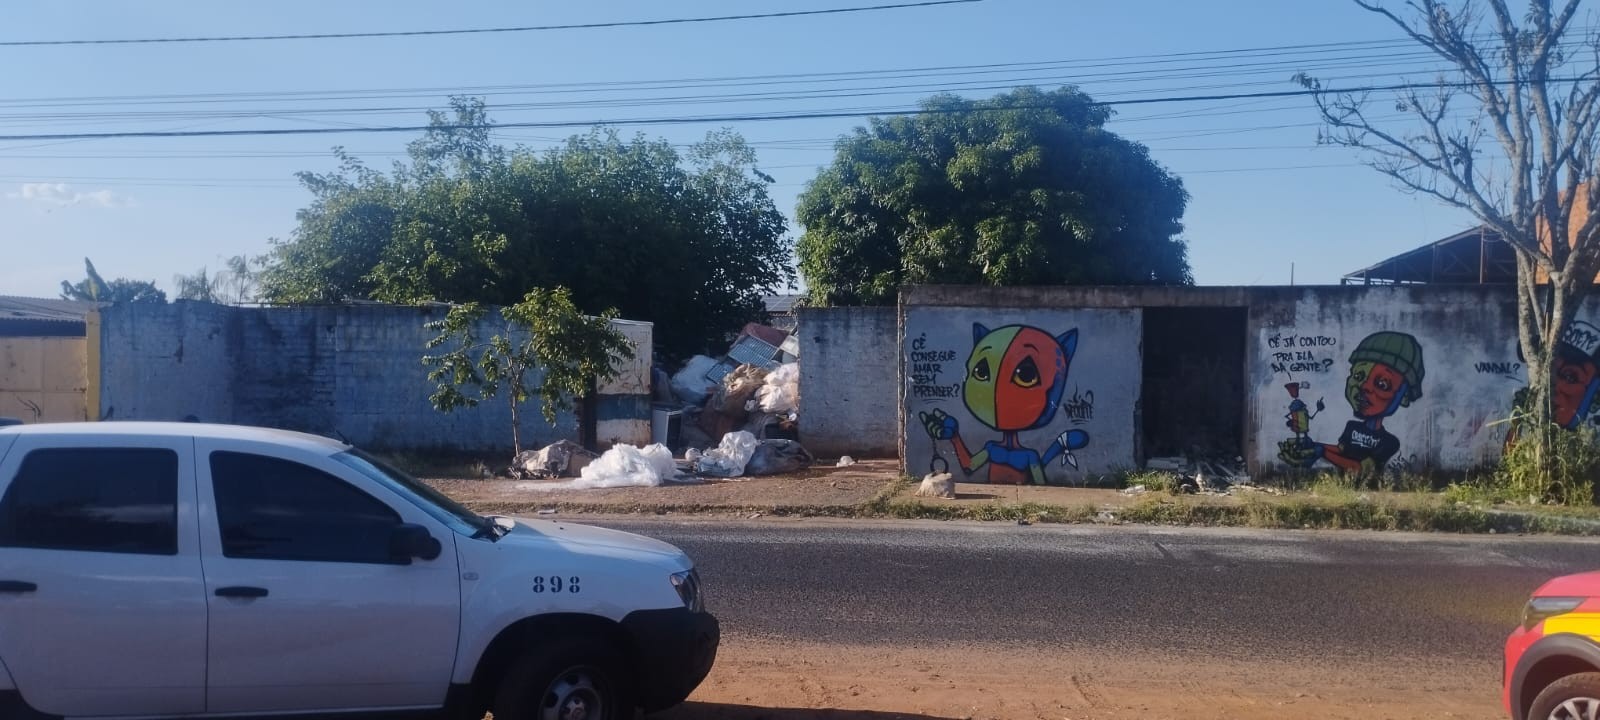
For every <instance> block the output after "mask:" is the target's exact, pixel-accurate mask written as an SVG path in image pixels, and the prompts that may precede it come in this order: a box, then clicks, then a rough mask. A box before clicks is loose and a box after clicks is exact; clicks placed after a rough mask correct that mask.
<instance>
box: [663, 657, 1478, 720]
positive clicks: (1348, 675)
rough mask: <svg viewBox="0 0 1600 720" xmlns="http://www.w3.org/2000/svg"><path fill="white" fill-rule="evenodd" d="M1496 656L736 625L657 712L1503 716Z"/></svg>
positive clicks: (713, 716) (711, 719)
mask: <svg viewBox="0 0 1600 720" xmlns="http://www.w3.org/2000/svg"><path fill="white" fill-rule="evenodd" d="M1494 670H1495V669H1494V667H1492V665H1491V664H1490V663H1482V664H1471V665H1452V664H1445V663H1440V662H1439V661H1437V660H1425V661H1424V660H1404V661H1403V660H1400V659H1398V658H1397V659H1395V662H1393V663H1386V664H1385V665H1384V666H1383V667H1376V666H1373V667H1366V666H1351V665H1326V666H1316V667H1313V666H1297V667H1288V666H1284V665H1282V664H1273V665H1270V666H1269V665H1266V664H1260V665H1257V664H1248V663H1234V662H1218V661H1216V660H1214V659H1209V658H1204V657H1187V656H1180V655H1170V656H1163V657H1134V656H1127V655H1123V654H1120V653H1119V654H1118V655H1116V656H1106V655H1093V654H1086V653H1083V652H1079V651H1074V650H1072V649H1070V648H1063V649H1062V650H1060V651H1052V652H1049V653H1045V652H1040V651H1035V650H1026V649H1010V648H981V647H904V648H883V647H866V646H836V645H819V644H808V643H791V642H784V641H778V640H768V639H759V638H746V637H738V636H730V637H728V638H725V639H724V642H723V648H722V651H721V652H720V654H719V657H718V658H717V664H716V666H715V668H714V669H713V670H712V672H711V676H710V677H709V678H707V679H706V682H705V683H704V684H703V685H702V686H701V688H700V689H699V690H698V691H696V692H695V693H694V695H693V696H691V697H690V698H689V702H688V703H686V704H685V705H683V706H682V707H679V708H676V709H673V710H670V711H667V712H664V713H661V714H659V715H655V716H653V717H654V718H659V719H660V720H691V719H692V720H757V719H758V718H763V719H766V720H801V719H802V718H805V719H812V718H825V719H828V720H891V719H894V718H897V719H900V720H932V719H935V718H971V719H973V720H980V719H984V720H986V719H990V718H993V719H995V720H1046V719H1049V720H1060V719H1061V718H1072V719H1074V720H1112V719H1120V718H1130V719H1131V718H1150V717H1154V718H1173V717H1183V718H1194V719H1197V720H1207V719H1212V718H1214V719H1216V720H1258V719H1259V720H1267V719H1268V718H1271V719H1272V720H1278V719H1279V718H1285V717H1312V718H1329V719H1341V718H1349V719H1351V720H1355V719H1357V718H1361V719H1363V720H1365V719H1367V718H1390V719H1392V720H1410V719H1411V718H1418V719H1421V718H1430V719H1431V718H1467V719H1472V718H1485V719H1488V718H1499V717H1501V716H1502V715H1503V713H1502V712H1501V711H1500V710H1499V706H1498V695H1497V693H1498V684H1497V682H1496V678H1495V677H1494V674H1495V672H1494Z"/></svg>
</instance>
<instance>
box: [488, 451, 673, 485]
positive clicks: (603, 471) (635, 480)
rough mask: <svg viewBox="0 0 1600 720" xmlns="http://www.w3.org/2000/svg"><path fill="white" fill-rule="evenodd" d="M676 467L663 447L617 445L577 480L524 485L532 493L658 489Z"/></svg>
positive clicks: (585, 470) (585, 469) (589, 466)
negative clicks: (638, 488) (628, 488)
mask: <svg viewBox="0 0 1600 720" xmlns="http://www.w3.org/2000/svg"><path fill="white" fill-rule="evenodd" d="M677 474H678V466H677V463H675V462H673V460H672V451H671V450H668V449H667V446H665V445H659V444H658V445H651V446H649V447H646V448H644V449H642V450H641V449H639V448H636V447H634V446H632V445H616V446H613V447H612V448H611V449H610V450H607V451H605V453H603V454H602V455H601V456H600V457H598V458H596V459H595V460H594V462H591V463H589V464H588V465H585V466H584V468H583V470H582V471H581V473H580V474H579V476H578V477H577V478H574V479H572V480H568V481H566V482H558V483H537V484H535V483H525V484H523V485H519V486H518V487H519V488H526V489H531V490H591V489H594V488H617V487H657V486H659V485H661V484H662V483H664V482H666V481H667V480H668V479H670V478H673V477H675V476H677Z"/></svg>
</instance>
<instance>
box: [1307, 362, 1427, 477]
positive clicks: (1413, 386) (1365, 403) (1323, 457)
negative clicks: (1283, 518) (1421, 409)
mask: <svg viewBox="0 0 1600 720" xmlns="http://www.w3.org/2000/svg"><path fill="white" fill-rule="evenodd" d="M1329 344H1331V343H1329ZM1289 362H1304V363H1305V365H1304V367H1305V368H1306V369H1308V370H1312V371H1321V372H1326V370H1327V369H1328V368H1329V367H1330V363H1328V362H1326V360H1313V359H1311V358H1307V359H1306V360H1303V361H1301V360H1291V361H1289ZM1349 363H1350V373H1349V375H1348V376H1347V377H1346V378H1345V383H1344V399H1345V401H1346V402H1348V403H1349V404H1350V409H1351V411H1352V413H1353V414H1354V418H1353V419H1352V420H1350V421H1348V422H1346V423H1345V426H1344V432H1343V433H1341V434H1340V435H1339V439H1338V441H1337V442H1333V443H1324V442H1319V441H1317V440H1315V439H1313V437H1312V435H1313V432H1312V420H1313V419H1314V418H1315V417H1316V416H1317V415H1319V414H1320V412H1321V411H1322V410H1323V409H1324V408H1325V407H1326V405H1325V403H1324V402H1323V401H1322V400H1320V399H1319V400H1318V401H1317V410H1316V411H1312V410H1311V409H1310V408H1309V407H1308V406H1307V405H1306V402H1305V400H1304V399H1302V398H1301V397H1300V394H1301V391H1302V390H1303V389H1305V388H1306V387H1307V385H1306V384H1305V383H1298V382H1295V383H1290V384H1288V385H1286V386H1285V387H1286V389H1288V391H1289V395H1290V402H1289V412H1288V414H1287V415H1286V416H1285V417H1286V419H1287V423H1285V424H1286V425H1287V426H1288V428H1289V430H1290V431H1291V432H1292V433H1293V434H1294V436H1293V437H1291V438H1289V439H1287V440H1284V441H1282V442H1280V443H1279V444H1278V458H1279V459H1280V460H1282V461H1283V462H1285V463H1288V464H1289V465H1292V466H1295V467H1301V468H1310V467H1314V466H1316V465H1317V463H1318V462H1326V463H1328V464H1329V465H1332V466H1333V467H1336V468H1338V469H1340V470H1342V471H1344V472H1347V473H1356V474H1358V475H1360V476H1361V477H1364V478H1371V477H1377V476H1379V475H1381V474H1382V473H1383V471H1384V469H1385V468H1386V467H1387V466H1388V465H1389V461H1390V459H1392V458H1394V457H1395V456H1396V454H1398V453H1399V452H1400V439H1399V438H1398V437H1395V435H1394V434H1393V433H1391V432H1389V431H1388V430H1386V429H1385V428H1384V423H1385V421H1386V420H1387V419H1388V418H1390V417H1391V416H1393V415H1394V414H1395V413H1396V412H1397V411H1399V410H1400V408H1403V407H1407V406H1409V405H1411V404H1412V403H1414V402H1416V401H1417V400H1418V399H1420V398H1421V397H1422V382H1423V378H1424V375H1425V373H1424V367H1423V361H1422V345H1421V343H1418V342H1417V339H1416V338H1415V337H1412V336H1411V335H1408V334H1406V333H1400V332H1392V331H1384V332H1376V333H1373V334H1371V335H1368V336H1367V337H1366V338H1365V339H1363V340H1362V341H1361V342H1360V343H1359V344H1358V345H1357V346H1356V348H1355V350H1354V351H1352V352H1351V353H1350V357H1349ZM1319 365H1320V366H1321V369H1320V370H1318V369H1317V368H1318V366H1319Z"/></svg>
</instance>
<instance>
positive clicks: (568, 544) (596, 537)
mask: <svg viewBox="0 0 1600 720" xmlns="http://www.w3.org/2000/svg"><path fill="white" fill-rule="evenodd" d="M500 542H502V543H507V542H509V543H513V544H516V545H543V544H546V543H554V544H556V545H558V546H560V547H562V548H564V549H567V550H569V551H572V552H575V553H587V554H596V555H608V556H614V557H631V558H634V559H637V560H641V561H644V562H650V563H652V564H657V565H662V566H665V567H670V568H671V569H673V570H674V571H683V570H688V569H690V568H692V567H694V564H693V563H692V562H690V561H689V556H688V555H685V554H684V552H683V551H682V550H679V549H678V548H676V547H674V546H672V545H671V544H668V543H664V542H662V541H660V540H656V539H654V538H648V537H645V536H643V535H635V534H633V533H629V532H623V531H621V530H608V529H606V528H598V527H593V526H590V525H578V524H575V523H569V522H562V521H556V520H517V521H516V527H515V528H514V529H513V530H512V531H511V532H510V533H509V534H507V535H506V536H505V537H503V538H500Z"/></svg>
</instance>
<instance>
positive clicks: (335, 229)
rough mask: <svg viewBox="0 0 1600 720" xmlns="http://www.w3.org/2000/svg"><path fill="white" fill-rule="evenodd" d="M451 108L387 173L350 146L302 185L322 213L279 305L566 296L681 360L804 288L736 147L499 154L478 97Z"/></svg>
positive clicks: (591, 138) (287, 276) (586, 138)
mask: <svg viewBox="0 0 1600 720" xmlns="http://www.w3.org/2000/svg"><path fill="white" fill-rule="evenodd" d="M453 106H454V112H453V114H452V115H446V114H445V113H440V112H434V113H431V120H432V122H431V124H432V126H433V127H432V128H431V129H430V130H429V131H428V132H427V133H426V134H425V135H424V136H423V137H421V138H420V139H418V140H416V141H414V142H413V143H412V144H411V145H410V161H409V162H407V163H396V164H395V166H394V168H393V169H392V170H391V171H390V172H388V173H381V172H378V171H377V170H374V169H371V168H368V167H366V166H365V165H363V164H362V163H361V162H360V161H358V160H356V159H355V158H352V157H350V156H348V155H346V154H344V153H343V152H342V151H339V157H340V158H341V161H342V167H341V168H340V169H339V170H338V171H336V172H331V173H326V174H316V173H302V174H301V175H300V179H301V182H302V183H303V184H304V185H305V186H306V188H307V189H309V190H310V191H311V193H312V195H313V201H312V203H311V205H310V206H308V207H306V208H305V209H303V210H301V211H300V213H299V227H298V228H297V229H296V231H295V233H294V235H293V237H292V238H291V239H290V240H288V241H282V242H275V243H274V247H273V249H272V252H271V254H270V257H269V259H268V263H267V267H266V269H265V270H264V271H263V273H262V275H261V278H260V280H261V291H262V295H263V296H264V299H265V300H267V301H274V302H328V301H339V300H345V299H350V298H368V299H375V300H382V301H387V302H398V303H405V302H416V301H426V300H436V301H445V302H457V303H467V302H481V303H486V304H495V305H515V304H517V303H518V302H521V301H522V300H523V299H524V296H525V294H526V293H527V292H528V291H529V290H530V289H532V288H539V287H566V288H569V289H570V290H571V293H572V299H573V302H574V303H576V305H577V306H578V307H579V308H580V309H581V310H583V311H585V312H589V313H597V312H599V311H601V310H604V309H607V308H615V309H616V310H617V311H618V312H619V313H621V315H622V316H623V317H627V318H630V319H638V320H649V321H652V322H654V323H655V324H656V340H657V343H658V344H659V345H660V346H661V347H662V349H663V350H664V351H666V352H667V353H669V354H684V353H691V352H696V351H700V350H703V349H705V348H706V347H707V346H716V345H719V344H721V343H722V342H724V341H725V335H726V334H727V333H728V332H730V331H732V330H736V329H737V328H738V327H739V326H740V325H741V324H743V323H744V322H747V321H749V320H752V319H755V318H758V317H759V316H760V313H761V310H762V305H761V296H762V295H764V294H768V293H772V292H775V291H776V290H777V289H778V288H779V287H781V286H787V285H789V284H790V283H792V282H793V280H794V271H793V269H792V268H791V267H790V258H791V247H790V244H789V242H788V241H787V239H786V238H785V223H784V218H783V216H782V215H781V214H780V213H779V212H778V210H777V208H776V207H775V206H774V205H773V202H772V199H771V197H770V196H769V195H768V187H767V186H768V184H769V180H768V179H765V178H763V177H762V176H761V174H760V173H759V171H757V170H756V167H755V154H754V152H753V151H752V150H751V149H750V147H749V146H748V145H747V144H745V142H744V140H743V139H742V138H740V137H739V136H738V135H736V134H734V133H732V132H714V133H711V134H709V135H708V136H707V138H706V140H705V142H703V143H701V144H698V145H695V146H694V147H693V148H691V149H689V150H688V151H687V152H685V153H681V154H680V153H679V151H678V150H676V149H674V148H673V146H672V145H671V144H669V143H667V142H666V141H664V140H647V139H645V138H643V137H635V138H634V139H632V140H624V139H622V138H621V137H619V136H618V134H617V133H615V132H613V131H607V130H595V131H592V132H590V133H588V134H586V135H580V136H575V137H572V138H570V139H568V140H567V141H566V142H565V143H564V144H563V145H561V146H560V147H558V148H555V149H553V150H549V151H546V152H535V151H532V150H529V149H526V148H521V147H517V148H510V149H508V148H505V147H502V146H500V145H496V144H494V143H493V142H492V141H491V137H490V133H491V129H492V125H491V124H490V122H489V119H488V117H487V115H486V112H485V110H484V106H483V104H482V102H481V101H476V100H466V99H459V98H458V99H456V100H454V101H453Z"/></svg>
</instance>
